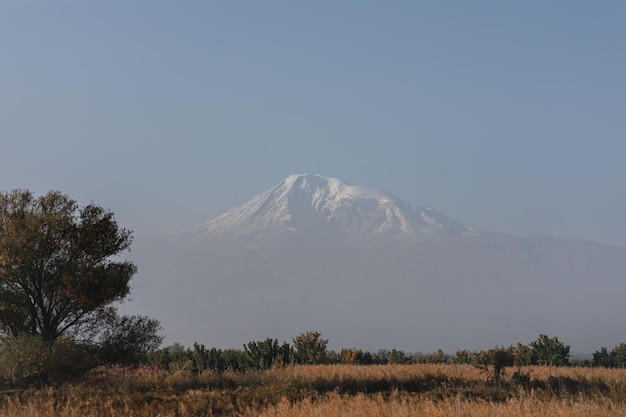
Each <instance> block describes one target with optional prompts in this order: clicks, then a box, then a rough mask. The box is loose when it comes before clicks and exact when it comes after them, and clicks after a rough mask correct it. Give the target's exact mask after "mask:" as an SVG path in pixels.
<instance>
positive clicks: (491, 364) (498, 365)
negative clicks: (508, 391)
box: [476, 347, 515, 386]
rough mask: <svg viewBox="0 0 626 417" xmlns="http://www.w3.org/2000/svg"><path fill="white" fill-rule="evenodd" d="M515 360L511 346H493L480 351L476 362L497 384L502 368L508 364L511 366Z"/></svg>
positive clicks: (498, 383) (502, 371)
mask: <svg viewBox="0 0 626 417" xmlns="http://www.w3.org/2000/svg"><path fill="white" fill-rule="evenodd" d="M514 361H515V350H514V348H513V347H508V348H498V347H496V348H494V349H489V350H484V351H481V352H480V353H479V354H478V357H477V359H476V362H477V364H478V367H479V368H481V369H483V370H485V371H486V372H488V373H489V374H490V378H491V379H492V380H493V381H494V383H495V384H496V385H497V386H499V385H500V380H501V378H502V375H504V370H505V368H506V367H508V366H513V364H514Z"/></svg>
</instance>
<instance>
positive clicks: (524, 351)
mask: <svg viewBox="0 0 626 417" xmlns="http://www.w3.org/2000/svg"><path fill="white" fill-rule="evenodd" d="M533 362H535V363H536V358H535V359H534V358H533V351H532V349H531V348H530V346H527V345H524V344H522V343H521V342H518V343H517V346H516V347H515V366H528V365H532V364H533Z"/></svg>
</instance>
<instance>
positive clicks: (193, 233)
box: [175, 174, 476, 240]
mask: <svg viewBox="0 0 626 417" xmlns="http://www.w3.org/2000/svg"><path fill="white" fill-rule="evenodd" d="M320 231H326V232H335V233H338V234H342V235H343V236H344V237H345V238H348V239H356V238H370V237H377V236H385V237H395V238H397V237H405V238H424V237H427V236H458V235H464V234H473V233H475V232H476V231H475V230H474V229H472V228H471V227H469V226H466V225H464V224H462V223H460V222H458V221H456V220H454V219H451V218H450V217H447V216H445V215H444V214H442V213H440V212H438V211H436V210H433V209H430V208H423V207H418V206H416V205H413V204H409V203H407V202H405V201H402V200H399V199H398V198H396V197H395V196H393V195H391V194H389V193H387V192H385V191H380V190H376V189H373V188H367V187H361V186H354V185H348V184H345V183H344V182H342V181H340V180H338V179H335V178H326V177H322V176H319V175H309V174H302V175H291V176H289V177H287V178H286V179H285V180H284V181H282V182H281V183H280V184H278V185H276V186H274V187H272V188H271V189H270V190H268V191H266V192H264V193H262V194H259V195H257V196H256V197H254V198H253V199H251V200H250V201H248V202H246V203H244V204H243V205H241V206H238V207H233V208H232V209H230V210H228V211H227V212H225V213H224V214H222V215H220V216H218V217H216V218H215V219H213V220H211V221H209V222H207V223H205V224H204V225H201V226H199V227H196V228H193V229H191V230H188V231H185V232H183V233H181V234H180V235H179V236H177V237H176V238H178V239H185V238H191V239H196V240H197V239H203V238H215V237H259V236H263V235H277V234H284V233H287V234H291V235H294V236H309V235H311V234H312V233H316V232H320ZM176 238H175V239H176Z"/></svg>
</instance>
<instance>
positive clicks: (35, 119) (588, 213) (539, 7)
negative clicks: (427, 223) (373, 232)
mask: <svg viewBox="0 0 626 417" xmlns="http://www.w3.org/2000/svg"><path fill="white" fill-rule="evenodd" d="M625 21H626V3H624V2H622V1H600V2H587V1H550V2H545V1H524V2H498V1H491V2H490V1H473V2H461V1H456V2H455V1H450V2H439V1H437V2H435V1H432V2H417V1H396V2H371V1H341V2H335V1H311V2H300V1H267V2H240V1H232V2H230V1H229V2H210V1H183V2H174V1H155V0H150V1H147V0H145V1H143V0H135V1H118V0H107V1H83V0H81V1H78V0H76V1H67V0H59V1H54V2H50V1H43V0H42V1H30V0H0V141H1V144H2V153H1V154H0V155H1V156H0V157H1V163H0V189H3V190H8V189H13V188H29V189H31V190H33V191H34V192H36V193H38V194H41V193H44V192H46V191H48V190H49V189H57V190H61V191H63V192H65V193H67V194H69V195H70V196H72V197H74V198H76V199H78V200H79V201H80V202H83V203H84V202H88V201H94V202H96V203H98V204H100V205H102V206H104V207H107V208H109V209H111V210H113V211H114V212H115V214H116V217H117V219H118V221H119V222H120V223H121V224H122V225H123V226H125V227H127V228H130V229H133V230H134V231H135V236H136V238H137V239H142V238H148V237H156V236H162V235H167V234H169V233H173V232H175V231H178V230H180V229H184V228H187V227H190V226H193V225H195V224H198V223H201V222H203V221H206V220H209V219H210V218H212V217H214V216H215V215H217V214H219V213H221V212H222V211H224V210H226V209H227V208H229V207H230V206H232V205H236V204H240V203H242V202H244V201H245V200H247V199H248V198H251V197H252V196H254V195H256V194H258V193H260V192H262V191H264V190H266V189H267V188H269V187H271V186H273V185H275V184H276V183H278V182H280V181H281V180H282V179H283V178H285V177H287V176H288V175H290V174H294V173H304V172H309V173H316V174H321V175H324V176H329V177H337V178H340V179H342V180H344V181H346V182H349V183H353V184H359V185H366V186H372V187H377V188H382V189H385V190H388V191H390V192H392V193H394V194H395V195H397V196H398V197H400V198H402V199H404V200H407V201H410V202H413V203H416V204H420V205H425V206H429V207H433V208H436V209H439V210H441V211H443V212H444V213H446V214H448V215H450V216H451V217H453V218H456V219H457V220H460V221H462V222H464V223H467V224H470V225H472V226H474V227H477V228H479V229H484V230H488V231H501V232H510V233H517V234H558V235H562V236H571V237H578V238H583V239H589V240H595V241H600V242H608V243H617V244H621V245H626V185H625V182H626V164H624V162H623V161H624V156H625V155H626V141H625V140H624V132H626V117H625V115H626V77H625V76H624V74H626V54H625V53H624V51H626V25H624V22H625Z"/></svg>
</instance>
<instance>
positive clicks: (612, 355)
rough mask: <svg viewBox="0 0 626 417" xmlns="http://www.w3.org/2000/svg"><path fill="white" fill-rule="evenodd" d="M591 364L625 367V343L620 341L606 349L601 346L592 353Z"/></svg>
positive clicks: (605, 366) (606, 366)
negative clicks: (611, 347) (610, 348)
mask: <svg viewBox="0 0 626 417" xmlns="http://www.w3.org/2000/svg"><path fill="white" fill-rule="evenodd" d="M593 366H601V367H604V368H626V343H621V344H619V345H617V346H615V347H614V348H613V350H612V351H610V352H609V351H608V350H607V348H605V347H603V348H601V349H600V350H599V351H596V352H595V353H594V354H593Z"/></svg>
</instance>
